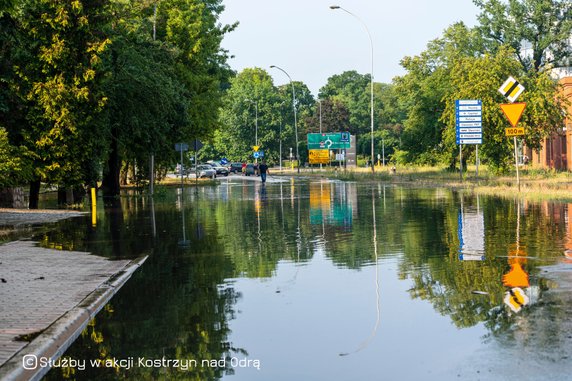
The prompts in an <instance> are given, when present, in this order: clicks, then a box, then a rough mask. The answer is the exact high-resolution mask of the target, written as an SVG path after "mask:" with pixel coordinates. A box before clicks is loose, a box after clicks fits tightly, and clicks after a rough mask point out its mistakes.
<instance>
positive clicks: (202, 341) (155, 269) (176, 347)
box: [47, 206, 244, 380]
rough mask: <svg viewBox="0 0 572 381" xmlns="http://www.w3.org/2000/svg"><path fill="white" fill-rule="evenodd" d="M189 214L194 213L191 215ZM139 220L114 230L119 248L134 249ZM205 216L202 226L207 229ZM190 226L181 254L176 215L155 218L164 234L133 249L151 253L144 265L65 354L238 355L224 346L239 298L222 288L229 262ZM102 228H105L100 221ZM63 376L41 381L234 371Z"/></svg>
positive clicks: (212, 373)
mask: <svg viewBox="0 0 572 381" xmlns="http://www.w3.org/2000/svg"><path fill="white" fill-rule="evenodd" d="M124 207H125V206H124ZM126 210H127V209H124V211H126ZM189 215H193V213H192V211H191V212H190V213H189ZM139 217H141V216H138V215H137V213H134V214H131V215H130V214H129V213H125V218H124V224H123V228H122V229H121V230H120V231H119V234H121V236H122V237H121V238H122V239H121V241H120V246H121V245H133V244H134V241H136V237H134V235H137V234H138V233H133V232H132V230H137V229H131V228H132V227H134V226H136V225H137V224H139V226H141V225H142V222H144V221H145V220H143V219H141V218H139ZM203 218H204V216H203V217H201V223H203V224H205V223H206V221H205V220H204V219H203ZM133 220H136V221H133ZM189 220H190V221H189V223H188V224H189V225H190V229H189V231H190V232H191V234H190V235H191V240H192V245H191V247H190V248H186V249H182V248H180V247H178V246H177V242H178V238H180V237H179V235H180V221H181V220H180V216H179V213H178V212H177V211H176V210H174V209H173V208H170V209H167V210H163V211H162V212H160V213H157V225H158V226H160V227H161V228H160V231H161V233H162V234H160V237H159V238H158V239H156V240H155V241H151V240H146V241H145V243H144V244H143V243H139V244H138V245H141V248H142V249H144V251H151V255H150V256H149V258H148V259H147V261H146V262H145V265H144V266H143V267H142V268H141V269H139V270H138V271H137V272H136V273H135V274H134V275H133V277H132V278H131V279H130V280H129V282H127V284H126V285H125V286H124V287H123V288H122V289H121V290H120V292H119V293H118V294H117V295H116V296H115V297H114V299H113V300H112V302H111V304H110V306H108V307H107V308H106V310H105V311H102V313H101V314H99V315H98V316H97V318H96V320H95V323H94V324H93V325H92V326H90V327H88V328H87V329H86V330H85V332H84V333H83V334H82V336H81V337H80V338H78V340H77V341H76V343H74V344H73V345H72V347H70V349H69V350H68V351H67V353H66V356H71V357H72V358H77V359H86V360H88V361H89V359H98V358H101V359H112V358H116V359H125V358H128V357H133V358H135V359H137V358H139V357H146V358H150V359H160V358H162V357H165V358H167V359H196V360H197V361H198V362H199V364H200V363H201V360H204V359H206V360H212V359H214V360H219V359H221V358H225V357H227V356H231V355H233V353H236V352H238V353H242V352H244V351H242V350H240V349H236V348H233V346H232V343H229V342H228V335H229V333H230V331H229V327H228V323H229V320H231V319H232V318H233V316H234V310H233V306H234V304H235V303H236V301H237V299H238V298H240V295H239V294H237V293H236V292H235V291H234V289H233V288H232V287H225V286H224V284H225V279H228V278H232V277H233V274H234V271H233V266H232V263H231V262H230V261H229V260H228V257H226V256H225V255H224V250H223V249H222V245H221V242H220V240H221V237H220V236H219V235H218V234H206V235H205V236H204V238H203V239H202V240H198V239H196V236H193V234H194V233H196V229H195V223H196V221H195V220H193V219H192V218H189ZM101 223H102V224H103V225H102V226H105V223H104V222H103V221H102V222H101ZM206 225H207V228H210V227H209V226H208V224H206ZM211 227H212V226H211ZM140 230H141V228H140V229H139V231H140ZM195 235H196V234H195ZM129 241H131V242H129ZM145 245H146V246H147V248H144V246H145ZM123 248H125V246H123ZM132 248H133V247H132V246H131V247H129V249H132ZM67 371H69V370H60V369H54V370H52V371H51V372H50V373H49V375H48V376H47V379H48V380H50V379H54V380H55V379H62V378H68V377H71V378H74V377H77V378H78V379H82V380H83V379H93V380H106V379H107V380H116V379H141V380H156V379H169V380H170V379H185V380H193V379H196V380H215V379H219V378H221V377H222V375H223V374H224V373H225V372H227V373H228V372H232V369H231V368H230V364H229V362H228V361H227V362H226V368H224V369H219V368H216V367H198V368H196V369H191V370H188V371H178V370H176V369H174V368H139V367H134V368H133V369H129V370H125V369H106V368H98V369H93V368H89V367H88V368H87V369H86V370H85V371H82V372H78V373H76V374H75V375H72V374H69V373H66V372H67ZM66 376H67V377H66Z"/></svg>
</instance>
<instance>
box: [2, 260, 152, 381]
mask: <svg viewBox="0 0 572 381" xmlns="http://www.w3.org/2000/svg"><path fill="white" fill-rule="evenodd" d="M146 260H147V256H145V257H142V258H138V259H134V260H132V261H131V262H129V263H128V264H127V265H126V266H125V267H124V268H123V269H122V270H121V271H119V272H117V273H116V274H114V275H113V276H112V277H111V278H109V279H108V280H107V281H106V282H104V283H103V284H101V285H100V286H99V287H98V288H97V289H95V290H94V291H93V292H91V293H90V294H89V295H88V296H87V297H85V299H83V300H82V301H81V302H80V303H79V304H78V305H76V306H75V307H74V308H72V309H71V310H70V311H68V312H66V313H65V314H63V315H62V316H61V317H59V318H58V319H57V320H56V321H55V322H54V323H52V324H51V325H50V326H49V327H48V328H47V329H46V330H45V331H43V332H42V333H41V334H40V335H39V336H38V337H36V338H35V339H34V340H32V341H31V342H30V343H29V344H28V345H26V346H25V347H24V348H22V349H21V350H20V351H18V353H16V354H15V355H14V356H13V357H12V358H11V359H9V360H8V361H6V363H4V364H3V365H2V367H1V368H0V380H2V381H21V380H39V379H41V378H42V377H43V376H44V375H45V374H46V373H47V372H48V371H49V370H50V369H51V368H50V367H41V366H40V367H38V366H36V367H35V368H34V369H25V368H24V358H26V357H27V356H32V357H35V358H36V359H38V358H50V359H52V361H55V360H56V359H58V358H59V357H60V356H62V355H63V354H64V353H65V351H66V350H67V349H68V348H69V347H70V345H71V344H72V343H73V342H74V341H75V339H77V337H78V336H79V335H80V334H81V332H82V331H83V330H84V328H85V327H86V326H87V325H88V323H89V322H90V321H91V319H93V318H94V317H95V315H97V313H98V312H99V311H100V310H101V309H102V308H103V307H104V306H105V305H106V304H107V303H108V302H109V300H110V299H111V298H112V297H113V296H114V295H115V294H116V293H117V291H119V289H120V288H121V287H122V286H123V285H124V284H125V283H126V282H127V281H128V280H129V278H131V276H132V275H133V273H134V272H135V271H136V270H137V269H138V268H139V267H141V265H143V263H144V262H145V261H146ZM36 361H37V360H36Z"/></svg>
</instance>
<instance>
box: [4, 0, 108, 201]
mask: <svg viewBox="0 0 572 381" xmlns="http://www.w3.org/2000/svg"><path fill="white" fill-rule="evenodd" d="M103 11H104V2H103V1H84V2H80V1H71V2H59V1H50V0H42V1H33V0H25V1H21V2H19V3H17V4H16V9H15V10H14V11H13V14H14V15H15V18H14V20H15V22H16V27H17V28H18V38H19V41H18V50H19V51H18V54H17V55H16V57H15V59H14V61H13V62H12V70H14V73H16V74H17V78H16V80H15V81H14V82H13V85H12V89H14V91H16V92H17V94H18V96H19V97H20V99H21V100H22V104H23V108H24V110H23V114H24V120H25V123H23V124H22V125H20V126H8V128H9V133H10V135H12V136H14V137H11V140H13V141H21V142H22V144H24V145H25V146H26V147H27V152H28V153H29V154H30V157H29V158H28V159H29V160H31V161H33V165H34V168H35V174H34V178H35V180H34V182H33V183H34V186H33V187H31V195H30V206H31V207H35V206H37V197H38V190H39V181H40V180H42V181H46V182H50V183H55V184H63V185H65V186H67V185H77V184H82V183H85V182H89V181H91V180H93V179H91V178H88V176H86V171H85V168H86V167H88V166H89V165H90V163H91V162H93V161H94V160H98V159H99V158H101V150H100V147H99V146H98V145H97V144H93V143H94V142H96V141H97V139H98V134H99V128H98V127H100V126H101V125H100V124H99V121H98V119H97V115H98V113H99V112H100V111H101V109H102V108H103V107H104V105H105V102H106V98H105V96H104V95H103V94H102V93H101V91H99V87H98V85H99V83H100V81H101V80H102V77H103V71H102V70H101V64H102V58H103V56H104V55H105V53H106V51H107V48H108V45H109V44H110V40H109V39H108V38H107V37H106V36H105V34H104V33H103V32H102V27H103V25H104V24H105V21H106V19H105V14H104V12H103Z"/></svg>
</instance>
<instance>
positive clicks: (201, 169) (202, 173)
mask: <svg viewBox="0 0 572 381" xmlns="http://www.w3.org/2000/svg"><path fill="white" fill-rule="evenodd" d="M195 173H196V174H197V177H198V178H201V177H212V178H213V179H214V178H215V177H216V170H215V169H214V168H213V167H211V166H210V165H208V164H199V165H197V167H196V168H192V169H191V170H190V172H189V174H191V175H194V174H195Z"/></svg>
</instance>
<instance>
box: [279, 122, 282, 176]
mask: <svg viewBox="0 0 572 381" xmlns="http://www.w3.org/2000/svg"><path fill="white" fill-rule="evenodd" d="M279 161H280V172H282V116H280V155H279Z"/></svg>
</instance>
